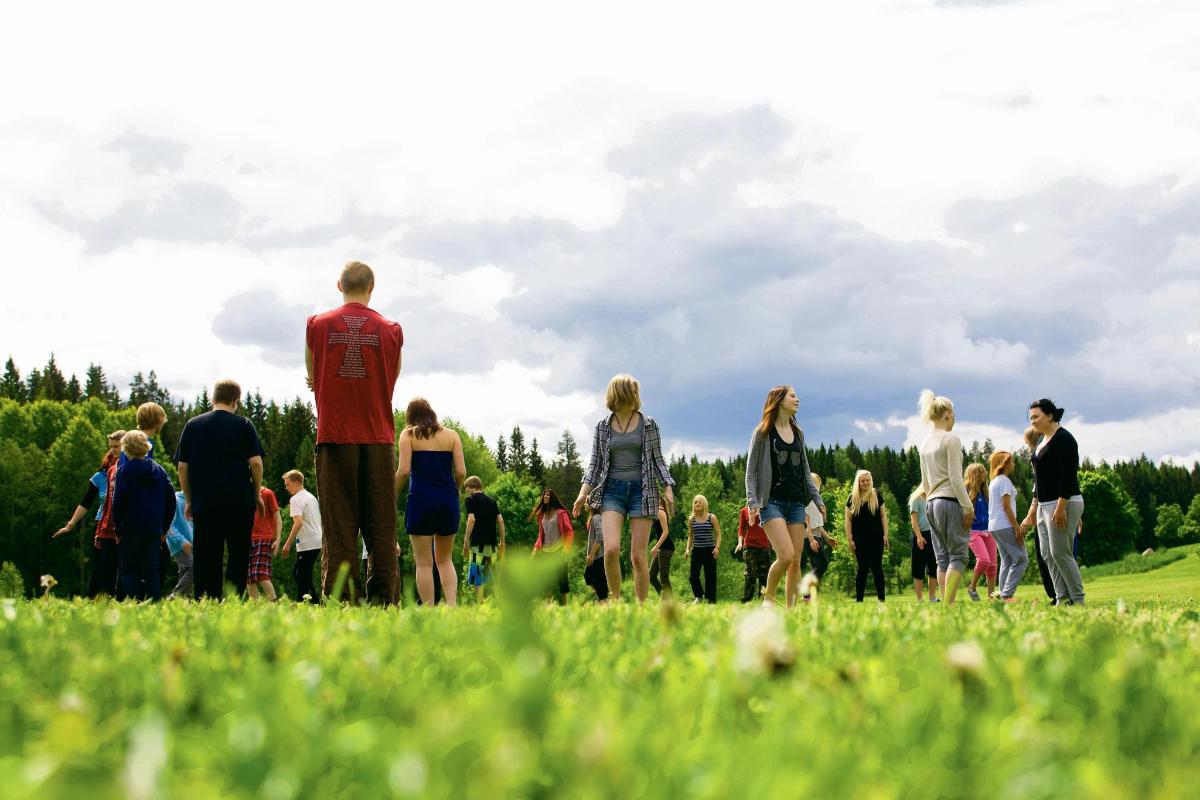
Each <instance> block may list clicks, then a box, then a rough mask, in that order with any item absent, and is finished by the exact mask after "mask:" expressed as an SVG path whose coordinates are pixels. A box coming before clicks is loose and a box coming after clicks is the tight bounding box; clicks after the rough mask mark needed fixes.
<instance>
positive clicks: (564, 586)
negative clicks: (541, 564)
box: [529, 488, 575, 606]
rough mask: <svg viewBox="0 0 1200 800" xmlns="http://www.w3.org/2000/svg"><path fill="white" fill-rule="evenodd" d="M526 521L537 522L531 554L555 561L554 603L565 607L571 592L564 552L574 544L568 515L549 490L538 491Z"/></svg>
mask: <svg viewBox="0 0 1200 800" xmlns="http://www.w3.org/2000/svg"><path fill="white" fill-rule="evenodd" d="M529 519H531V520H534V521H535V522H536V523H537V532H538V536H537V541H536V542H534V543H533V555H534V556H537V555H539V554H541V553H546V554H547V557H548V558H553V559H554V560H555V564H554V568H555V572H556V574H557V583H558V600H559V602H560V604H561V605H564V606H565V605H566V604H567V595H569V594H570V593H571V579H570V575H569V574H568V572H567V553H569V552H570V551H571V545H572V543H573V542H574V541H575V529H574V528H573V527H572V526H571V514H570V513H569V512H568V511H567V509H566V508H565V507H564V506H563V504H562V501H561V500H559V499H558V495H557V494H555V493H554V491H553V490H551V489H549V488H544V489H542V495H541V497H539V498H538V504H537V505H536V506H534V507H533V510H532V511H530V512H529Z"/></svg>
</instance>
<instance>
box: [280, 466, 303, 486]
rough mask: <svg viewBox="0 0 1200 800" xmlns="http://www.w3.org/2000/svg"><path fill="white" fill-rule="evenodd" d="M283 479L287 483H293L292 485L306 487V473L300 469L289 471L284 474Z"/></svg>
mask: <svg viewBox="0 0 1200 800" xmlns="http://www.w3.org/2000/svg"><path fill="white" fill-rule="evenodd" d="M283 479H284V480H285V481H291V482H292V483H298V484H300V485H301V486H303V485H304V473H303V472H301V471H300V470H298V469H289V470H288V471H287V472H285V473H283Z"/></svg>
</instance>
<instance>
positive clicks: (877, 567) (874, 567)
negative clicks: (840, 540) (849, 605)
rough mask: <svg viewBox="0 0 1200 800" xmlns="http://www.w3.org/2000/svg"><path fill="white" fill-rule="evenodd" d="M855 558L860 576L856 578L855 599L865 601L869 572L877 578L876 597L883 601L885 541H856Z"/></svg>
mask: <svg viewBox="0 0 1200 800" xmlns="http://www.w3.org/2000/svg"><path fill="white" fill-rule="evenodd" d="M854 547H855V550H854V558H855V559H856V560H857V561H858V574H857V575H855V576H854V599H855V600H857V601H858V602H860V603H861V602H862V601H863V595H864V594H866V591H867V572H870V573H871V574H873V575H874V576H875V596H876V597H878V598H879V599H880V600H883V541H882V540H880V541H877V542H872V541H861V542H860V541H857V540H856V541H855V542H854Z"/></svg>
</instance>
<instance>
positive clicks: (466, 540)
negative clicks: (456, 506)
mask: <svg viewBox="0 0 1200 800" xmlns="http://www.w3.org/2000/svg"><path fill="white" fill-rule="evenodd" d="M474 530H475V515H474V514H467V534H466V536H464V537H463V558H466V557H467V552H468V551H469V550H470V549H471V534H472V533H473V532H474Z"/></svg>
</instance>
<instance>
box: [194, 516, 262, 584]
mask: <svg viewBox="0 0 1200 800" xmlns="http://www.w3.org/2000/svg"><path fill="white" fill-rule="evenodd" d="M192 523H193V524H194V525H195V528H194V530H193V535H192V564H193V580H194V581H195V590H196V599H197V600H199V599H201V598H203V597H211V598H212V599H214V600H223V599H225V581H228V582H229V583H232V584H233V588H234V590H235V591H236V592H237V594H238V595H239V596H241V595H243V594H245V592H246V573H247V572H248V571H249V569H250V531H251V530H252V529H253V528H254V509H253V508H251V509H249V510H246V509H244V508H236V507H235V508H221V507H216V508H206V509H204V511H203V512H195V513H194V514H193V519H192ZM227 548H228V550H229V560H228V563H227V564H226V567H225V576H224V578H223V579H222V576H221V566H222V562H223V561H224V560H225V550H226V549H227Z"/></svg>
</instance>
